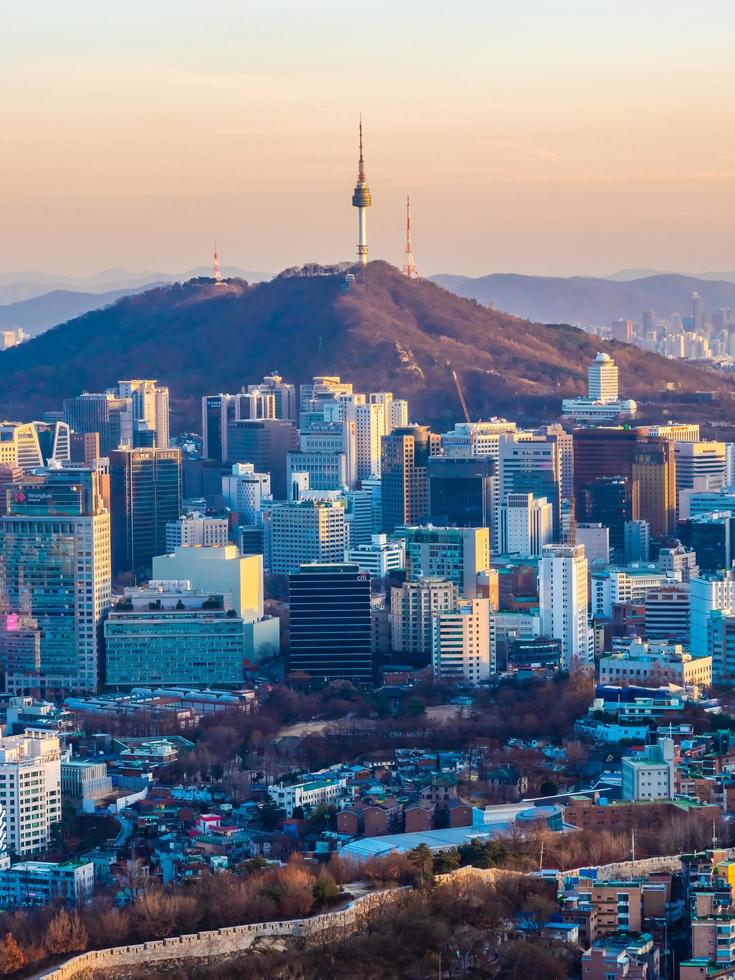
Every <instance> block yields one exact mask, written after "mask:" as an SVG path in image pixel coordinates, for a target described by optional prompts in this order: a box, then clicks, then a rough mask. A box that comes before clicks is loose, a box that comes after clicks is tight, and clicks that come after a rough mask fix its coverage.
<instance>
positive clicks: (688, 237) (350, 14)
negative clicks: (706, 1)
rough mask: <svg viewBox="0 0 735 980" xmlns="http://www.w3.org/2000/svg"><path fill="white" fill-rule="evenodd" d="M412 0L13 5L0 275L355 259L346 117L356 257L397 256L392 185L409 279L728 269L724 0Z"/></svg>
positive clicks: (5, 89)
mask: <svg viewBox="0 0 735 980" xmlns="http://www.w3.org/2000/svg"><path fill="white" fill-rule="evenodd" d="M414 6H415V5H414V4H411V3H409V4H408V5H406V6H404V7H402V8H401V9H400V10H395V9H392V8H389V7H388V5H387V4H384V3H378V4H376V5H374V7H373V9H372V14H373V16H371V17H365V16H363V13H362V12H360V11H358V10H355V11H350V10H344V8H343V7H342V6H341V5H337V4H336V3H333V2H329V0H325V2H322V3H319V4H316V5H310V6H309V9H308V11H307V10H306V8H304V7H302V6H300V5H299V4H296V3H293V2H281V3H276V4H271V5H269V6H268V8H267V9H262V8H259V9H257V15H258V16H257V17H253V16H251V15H252V14H254V13H255V12H256V6H255V5H252V4H244V5H243V4H234V3H232V2H229V0H225V2H224V3H222V4H220V5H219V7H218V16H217V17H207V18H204V17H203V16H202V13H201V10H200V9H199V5H198V4H195V3H192V2H186V3H177V4H176V5H173V4H171V3H167V2H162V3H159V4H157V5H156V8H155V10H149V9H147V8H146V7H145V6H144V5H143V4H141V3H135V2H134V3H131V4H128V5H127V6H126V8H125V11H118V12H117V16H116V20H115V24H114V33H111V32H110V31H109V25H108V23H107V20H106V19H105V17H104V15H103V14H101V13H100V12H99V10H97V9H96V8H94V7H92V6H91V5H89V4H87V3H84V2H81V0H74V2H71V3H70V4H66V5H65V6H64V10H63V11H61V10H60V9H57V8H56V7H55V6H54V5H52V4H50V3H47V2H46V3H41V4H39V5H38V6H37V7H36V8H34V10H33V12H32V13H31V12H29V11H23V10H15V11H14V12H13V15H12V17H10V18H9V19H8V20H9V23H8V26H7V30H6V37H5V48H6V51H5V52H4V58H3V63H2V66H0V79H2V83H3V84H2V87H1V88H0V91H1V92H2V94H1V95H0V123H1V124H2V126H3V129H4V131H5V132H6V133H7V134H9V135H10V139H9V147H8V149H7V150H6V152H5V154H4V161H3V178H4V179H3V181H2V183H1V184H0V202H1V204H2V207H3V212H4V218H5V220H4V226H5V227H4V231H5V234H4V235H3V236H2V241H1V242H0V266H1V267H4V268H6V269H8V270H17V271H22V270H23V269H27V268H29V267H35V268H40V269H43V270H44V271H45V270H48V271H49V272H56V273H66V274H72V275H74V274H76V275H79V274H82V273H89V272H92V271H96V270H98V269H99V268H100V267H101V266H115V265H121V266H126V267H128V268H131V269H139V268H155V269H161V270H163V271H181V270H182V269H185V268H189V267H192V266H195V265H206V264H208V262H209V260H210V256H211V242H212V241H213V240H215V239H216V240H217V241H218V244H219V252H220V259H221V262H222V264H223V265H240V266H244V267H246V268H253V269H260V270H263V271H267V272H271V271H272V272H276V271H279V270H280V269H281V268H284V267H286V266H289V265H297V264H302V263H304V262H309V261H317V262H335V261H345V260H349V259H351V258H354V257H355V247H356V242H355V240H354V239H355V237H356V236H355V228H354V212H351V209H350V192H351V189H352V186H353V184H354V176H355V174H354V170H355V149H356V139H355V133H356V128H357V121H358V117H359V115H360V113H362V115H363V121H364V124H365V139H366V157H367V163H368V171H369V179H370V188H371V191H372V194H373V198H374V206H373V208H372V209H371V215H370V245H371V248H370V257H371V258H384V259H386V260H387V261H390V262H392V263H393V264H395V265H397V266H399V267H400V265H401V264H402V259H403V251H404V247H405V198H406V195H407V194H410V196H411V201H412V205H413V213H412V219H413V238H414V246H415V248H416V252H417V264H418V265H419V268H420V269H421V272H422V273H423V274H425V275H430V274H433V273H438V272H442V271H443V272H458V273H465V274H471V275H481V274H484V273H489V272H493V271H504V272H508V271H515V272H523V273H533V274H561V275H565V274H573V273H580V274H609V273H612V272H613V271H615V270H616V269H619V268H624V267H631V266H632V267H643V268H660V269H676V270H682V271H692V272H697V271H705V270H712V269H714V270H717V269H723V270H724V269H728V268H730V267H731V266H732V265H733V263H732V262H730V261H728V256H729V238H730V223H729V217H728V216H729V214H730V212H731V207H730V205H732V203H734V202H733V198H734V197H735V194H734V193H733V187H734V186H735V182H734V180H733V174H734V173H735V168H733V165H732V164H733V157H734V156H735V145H734V144H733V139H732V137H730V136H729V134H728V131H727V128H726V127H724V126H723V121H724V120H725V119H726V118H728V117H729V113H728V109H730V108H731V104H732V96H731V95H730V93H731V91H733V87H732V84H731V82H732V75H733V71H734V69H733V67H732V66H731V64H730V63H729V59H728V51H727V38H728V36H729V32H728V30H727V25H728V23H730V24H731V26H735V24H733V23H732V22H733V20H734V19H735V14H734V13H733V11H732V10H731V9H730V8H729V7H726V6H725V5H724V4H722V3H719V2H718V3H715V4H712V5H711V7H710V11H711V12H712V13H713V14H714V15H715V19H716V21H717V23H718V25H719V29H718V30H717V31H713V30H712V29H711V26H712V23H713V21H710V20H707V21H705V20H703V19H702V18H701V17H700V16H699V15H698V13H697V12H696V11H694V10H693V9H692V8H691V7H690V5H688V4H684V3H681V2H676V3H673V4H663V3H661V2H658V0H655V2H651V3H648V4H647V5H646V8H645V10H640V9H632V8H631V9H630V10H628V11H626V15H625V16H624V17H623V16H622V15H621V14H620V9H619V5H613V4H612V3H608V2H600V3H596V4H593V5H588V8H587V9H583V10H579V9H577V5H574V4H572V3H570V2H565V3H562V4H555V5H554V8H553V10H551V9H550V8H549V7H548V6H547V5H545V4H542V3H533V4H531V5H530V7H529V8H528V9H527V10H525V11H495V10H490V9H488V8H486V6H485V5H481V4H477V3H467V4H466V5H464V7H463V8H462V10H461V11H460V13H461V14H463V16H462V17H460V16H458V14H457V13H456V12H449V11H447V10H445V9H444V8H443V7H440V6H439V5H436V4H429V5H426V4H423V5H422V6H421V8H420V12H421V16H420V17H417V16H415V14H416V12H417V10H418V8H416V9H413V8H414ZM378 69H379V70H378ZM366 77H367V78H368V79H369V81H368V82H366V81H365V78H366ZM316 134H318V136H317V135H316Z"/></svg>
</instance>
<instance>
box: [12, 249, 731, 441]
mask: <svg viewBox="0 0 735 980" xmlns="http://www.w3.org/2000/svg"><path fill="white" fill-rule="evenodd" d="M600 349H603V350H606V351H608V352H610V353H612V354H613V355H614V356H615V359H616V361H617V363H618V364H619V366H620V372H621V379H622V381H621V388H622V391H623V393H624V394H625V395H626V396H630V397H633V398H636V399H637V400H638V401H639V402H640V403H643V404H644V408H645V406H646V405H647V406H648V407H649V409H650V411H651V413H652V415H653V416H654V417H655V418H661V417H662V415H665V414H666V413H667V412H676V413H677V414H681V412H682V405H685V404H686V403H687V401H689V400H691V396H690V394H689V393H692V392H696V391H701V390H706V391H714V392H716V393H717V395H718V396H719V397H720V398H721V399H729V398H731V396H732V392H733V389H734V385H733V382H732V381H731V380H729V379H728V378H727V377H726V376H724V375H723V374H720V373H716V372H715V371H712V370H710V369H708V368H706V367H695V366H692V365H690V364H686V363H684V362H681V361H669V360H666V359H664V358H661V357H659V356H657V355H655V354H650V353H646V352H644V351H641V350H639V349H637V348H635V347H631V346H628V345H624V344H616V343H612V344H610V343H601V342H600V341H599V340H598V339H597V338H596V337H593V336H590V335H588V334H586V333H584V332H583V331H581V330H579V329H576V328H574V327H570V326H564V325H560V326H550V325H543V324H539V323H532V322H529V321H526V320H521V319H518V318H516V317H512V316H509V315H508V314H505V313H501V312H499V311H497V310H492V309H487V308H486V307H483V306H481V305H480V304H479V303H477V302H473V301H472V300H468V299H464V298H462V297H459V296H457V295H455V294H453V293H451V292H448V291H447V290H445V289H443V288H441V287H440V286H438V285H436V284H434V283H431V282H428V281H425V280H409V279H406V278H405V277H404V276H402V275H401V274H400V273H399V272H398V271H397V270H396V269H395V268H393V267H392V266H390V265H387V264H386V263H384V262H373V263H371V264H370V265H369V266H368V267H367V269H366V270H365V272H364V273H363V274H361V275H360V276H359V277H357V278H351V277H349V276H347V275H346V274H345V269H342V268H329V269H323V268H320V267H305V268H304V269H298V270H288V271H287V272H284V273H281V275H280V276H278V277H276V278H275V279H273V280H272V281H270V282H266V283H259V284H257V285H251V284H249V283H247V282H246V281H245V280H241V279H233V280H228V281H227V282H226V284H224V285H222V286H215V284H214V283H213V282H212V280H211V279H193V280H190V281H189V282H186V283H183V284H173V285H167V286H164V287H161V288H157V289H152V290H149V291H147V292H144V293H140V294H138V295H134V296H127V297H125V298H123V299H121V300H119V301H118V302H117V303H115V304H114V305H112V306H110V307H107V308H105V309H101V310H95V311H93V312H90V313H87V314H85V315H84V316H81V317H78V318H77V319H75V320H71V321H69V322H68V323H65V324H62V325H60V326H58V327H55V328H53V329H52V330H49V331H47V332H46V333H44V334H43V335H42V336H40V337H38V338H35V339H33V340H31V341H29V342H27V343H25V344H23V345H21V346H19V347H16V348H13V349H11V350H8V351H4V352H2V353H0V415H2V417H4V418H13V419H31V418H34V417H39V416H40V415H41V413H42V412H44V411H46V410H49V409H56V408H59V407H60V406H61V402H62V399H63V398H65V397H69V396H72V395H76V394H78V393H79V392H81V391H85V390H86V391H99V390H102V389H104V388H105V387H106V386H108V385H111V384H114V382H115V381H116V380H117V379H118V378H130V377H153V378H158V379H160V381H161V382H162V383H164V384H167V385H168V386H169V388H170V389H171V395H172V408H173V414H174V417H173V419H172V429H173V431H177V430H180V429H182V428H184V427H187V426H194V427H197V426H198V424H199V404H200V402H199V399H200V397H201V395H203V394H206V393H211V392H217V391H238V390H239V389H240V386H241V385H243V384H247V383H248V382H254V381H257V380H259V378H260V377H261V376H262V375H263V374H265V373H268V372H271V371H274V370H277V371H279V372H280V373H281V374H282V375H283V376H284V377H285V378H287V379H288V380H291V381H293V382H295V383H300V382H304V381H307V380H309V379H310V378H311V377H312V376H313V375H315V374H341V375H342V376H343V377H345V378H347V379H349V380H351V381H353V382H354V383H355V385H356V388H357V389H358V390H373V391H379V390H390V391H393V392H394V393H395V394H396V395H397V396H401V397H404V398H407V399H408V400H409V403H410V406H411V416H412V417H413V418H416V419H422V420H427V421H430V422H432V423H434V424H436V425H446V424H451V423H452V422H453V421H454V420H456V419H457V418H459V417H461V409H460V406H459V402H458V399H457V395H456V391H455V388H454V383H453V381H452V377H451V374H450V371H449V365H450V364H451V366H452V367H453V368H454V369H455V370H456V371H457V373H458V374H459V376H460V378H461V380H462V385H463V388H464V391H465V395H466V398H467V402H468V405H469V410H470V413H471V414H472V416H473V417H476V418H488V417H491V416H493V415H504V414H505V415H509V416H511V417H514V418H520V419H524V420H526V421H534V420H543V419H548V418H553V417H554V416H555V415H557V414H558V412H559V410H560V405H561V399H562V398H563V397H564V396H567V395H573V394H579V393H582V392H584V391H585V388H586V370H587V365H588V364H589V362H590V361H592V360H593V359H594V357H595V354H596V352H597V351H598V350H600ZM698 411H699V412H700V414H699V415H698V417H701V408H700V409H698ZM718 411H720V412H721V411H722V409H721V408H719V409H718Z"/></svg>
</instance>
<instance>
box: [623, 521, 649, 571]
mask: <svg viewBox="0 0 735 980" xmlns="http://www.w3.org/2000/svg"><path fill="white" fill-rule="evenodd" d="M650 550H651V529H650V527H649V526H648V521H626V522H625V527H624V529H623V561H624V562H625V563H626V564H630V563H631V562H639V561H648V557H649V554H650Z"/></svg>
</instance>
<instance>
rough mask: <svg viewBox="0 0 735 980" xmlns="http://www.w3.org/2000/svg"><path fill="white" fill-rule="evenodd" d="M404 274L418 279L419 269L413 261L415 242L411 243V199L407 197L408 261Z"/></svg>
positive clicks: (408, 277)
mask: <svg viewBox="0 0 735 980" xmlns="http://www.w3.org/2000/svg"><path fill="white" fill-rule="evenodd" d="M403 275H404V276H406V278H407V279H418V277H419V271H418V269H417V268H416V266H415V265H414V261H413V244H412V243H411V199H410V198H409V197H406V261H405V263H404V266H403Z"/></svg>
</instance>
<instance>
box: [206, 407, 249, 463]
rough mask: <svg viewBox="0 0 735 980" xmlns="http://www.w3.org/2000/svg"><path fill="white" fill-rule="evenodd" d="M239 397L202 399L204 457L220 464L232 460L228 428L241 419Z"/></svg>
mask: <svg viewBox="0 0 735 980" xmlns="http://www.w3.org/2000/svg"><path fill="white" fill-rule="evenodd" d="M239 417H240V416H239V415H238V401H237V395H226V394H224V393H222V392H221V393H220V394H219V395H204V396H203V397H202V456H203V458H204V459H212V460H215V461H216V462H218V463H225V462H227V460H229V459H230V455H229V452H228V445H227V437H228V431H227V426H228V424H229V423H230V422H232V421H234V420H235V419H237V418H239Z"/></svg>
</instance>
